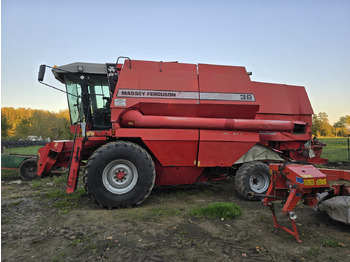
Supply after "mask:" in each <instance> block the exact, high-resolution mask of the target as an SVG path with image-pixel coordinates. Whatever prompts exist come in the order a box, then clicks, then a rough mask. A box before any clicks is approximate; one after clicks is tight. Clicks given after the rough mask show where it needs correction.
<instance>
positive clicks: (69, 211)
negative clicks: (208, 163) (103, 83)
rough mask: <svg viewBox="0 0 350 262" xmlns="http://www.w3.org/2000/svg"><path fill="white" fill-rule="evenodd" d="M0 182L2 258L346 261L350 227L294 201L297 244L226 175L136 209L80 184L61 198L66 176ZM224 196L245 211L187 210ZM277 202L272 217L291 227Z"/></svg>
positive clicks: (161, 194) (158, 192)
mask: <svg viewBox="0 0 350 262" xmlns="http://www.w3.org/2000/svg"><path fill="white" fill-rule="evenodd" d="M340 166H341V165H340ZM337 168H340V167H339V166H337ZM2 180H3V181H2V183H1V196H2V198H1V260H2V261H350V226H347V225H344V224H342V223H340V222H336V221H333V220H331V219H330V218H329V217H328V215H327V214H325V213H321V212H318V211H314V210H313V209H312V208H309V207H307V206H300V207H297V208H296V209H295V212H296V214H297V215H298V218H297V225H298V229H299V233H300V236H301V239H302V240H303V243H297V242H296V240H295V239H294V238H293V237H292V236H290V235H288V234H287V233H285V232H284V231H282V230H281V229H276V228H274V227H273V220H272V216H271V212H270V210H269V208H267V207H265V206H264V205H263V204H262V203H261V202H248V201H244V200H242V199H240V197H239V196H238V195H237V193H236V192H235V190H234V185H233V183H232V182H228V181H226V182H220V183H214V184H210V183H209V184H202V185H192V186H187V187H169V188H159V187H158V188H154V190H153V191H152V193H151V195H150V196H149V197H148V199H147V200H146V201H145V202H144V203H143V204H142V205H141V206H139V207H137V208H131V209H116V210H107V209H104V208H102V207H99V206H97V205H96V204H94V203H92V201H91V200H90V199H89V198H88V196H86V195H85V194H84V191H83V189H81V190H80V191H78V192H77V193H75V196H74V197H72V198H65V197H64V195H63V197H62V195H61V193H60V192H62V193H63V194H64V179H57V178H55V177H48V178H43V179H40V181H37V180H35V181H31V182H29V181H23V180H20V178H19V177H17V176H15V175H14V177H13V179H12V178H6V179H2ZM57 188H58V189H59V190H60V191H57ZM62 198H63V201H62ZM222 201H228V202H234V203H236V204H238V205H239V206H240V207H241V208H242V210H243V214H242V215H241V216H240V217H238V218H236V219H233V220H222V219H214V218H202V219H200V218H195V217H192V216H190V214H189V213H190V210H191V209H193V208H195V207H201V206H206V205H207V204H209V203H214V202H222ZM281 207H282V206H281V204H276V211H277V214H278V218H280V220H281V223H282V224H284V225H286V226H288V227H290V224H289V220H288V219H287V218H285V217H284V216H282V214H281Z"/></svg>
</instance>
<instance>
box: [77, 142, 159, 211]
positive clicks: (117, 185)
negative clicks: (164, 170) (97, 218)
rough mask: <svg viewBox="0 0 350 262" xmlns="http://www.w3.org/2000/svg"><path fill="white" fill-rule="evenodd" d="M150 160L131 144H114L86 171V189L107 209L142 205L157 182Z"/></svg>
mask: <svg viewBox="0 0 350 262" xmlns="http://www.w3.org/2000/svg"><path fill="white" fill-rule="evenodd" d="M155 176H156V174H155V167H154V163H153V160H152V158H151V156H150V155H149V154H148V153H147V152H146V150H144V149H143V148H142V147H140V146H139V145H136V144H134V143H131V142H125V141H117V142H111V143H108V144H106V145H103V146H101V147H100V148H98V149H97V150H96V151H95V152H94V153H93V154H92V155H91V157H90V158H89V160H88V162H87V165H86V167H85V171H84V178H85V189H86V191H87V193H88V194H89V195H90V196H91V198H93V199H94V200H95V201H96V202H97V203H98V204H100V205H103V206H104V207H107V208H118V207H131V206H136V205H139V204H141V203H142V202H143V201H144V200H145V198H146V197H148V195H149V194H150V193H151V191H152V188H153V185H154V181H155Z"/></svg>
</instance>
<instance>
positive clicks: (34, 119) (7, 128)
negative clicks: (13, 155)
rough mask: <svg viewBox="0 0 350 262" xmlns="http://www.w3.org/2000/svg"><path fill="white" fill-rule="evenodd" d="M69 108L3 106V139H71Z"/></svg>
mask: <svg viewBox="0 0 350 262" xmlns="http://www.w3.org/2000/svg"><path fill="white" fill-rule="evenodd" d="M69 126H70V120H69V110H68V109H66V110H60V111H59V112H58V113H54V112H50V111H47V110H37V109H31V108H13V107H3V108H1V139H10V140H18V139H39V140H45V139H50V140H57V139H71V137H72V135H71V134H70V131H69Z"/></svg>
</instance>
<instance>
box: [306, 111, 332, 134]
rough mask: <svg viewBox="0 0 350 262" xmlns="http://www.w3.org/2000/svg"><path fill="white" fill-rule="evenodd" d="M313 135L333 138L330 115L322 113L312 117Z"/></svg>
mask: <svg viewBox="0 0 350 262" xmlns="http://www.w3.org/2000/svg"><path fill="white" fill-rule="evenodd" d="M311 130H312V134H314V135H316V136H332V131H333V129H332V126H331V125H330V124H329V120H328V115H327V114H326V113H325V112H320V113H318V115H313V116H312V128H311Z"/></svg>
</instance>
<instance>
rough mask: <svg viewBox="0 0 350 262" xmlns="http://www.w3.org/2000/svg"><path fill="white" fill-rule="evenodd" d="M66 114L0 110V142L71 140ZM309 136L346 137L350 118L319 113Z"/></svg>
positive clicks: (8, 108) (63, 112)
mask: <svg viewBox="0 0 350 262" xmlns="http://www.w3.org/2000/svg"><path fill="white" fill-rule="evenodd" d="M69 126H70V119H69V110H68V109H66V110H60V111H59V112H58V113H53V112H50V111H46V110H37V109H30V108H16V109H15V108H13V107H3V108H1V138H2V139H11V140H16V139H17V140H18V139H28V137H36V138H39V139H40V138H41V139H43V140H44V139H47V138H49V139H51V140H57V139H71V138H72V134H71V133H70V131H69ZM311 130H312V134H313V135H315V136H317V137H320V136H326V137H332V136H349V135H350V116H349V115H346V116H342V117H340V119H339V120H338V122H336V123H334V124H333V125H331V124H330V123H329V120H328V115H327V114H326V113H325V112H320V113H318V114H315V115H313V116H312V128H311Z"/></svg>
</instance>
